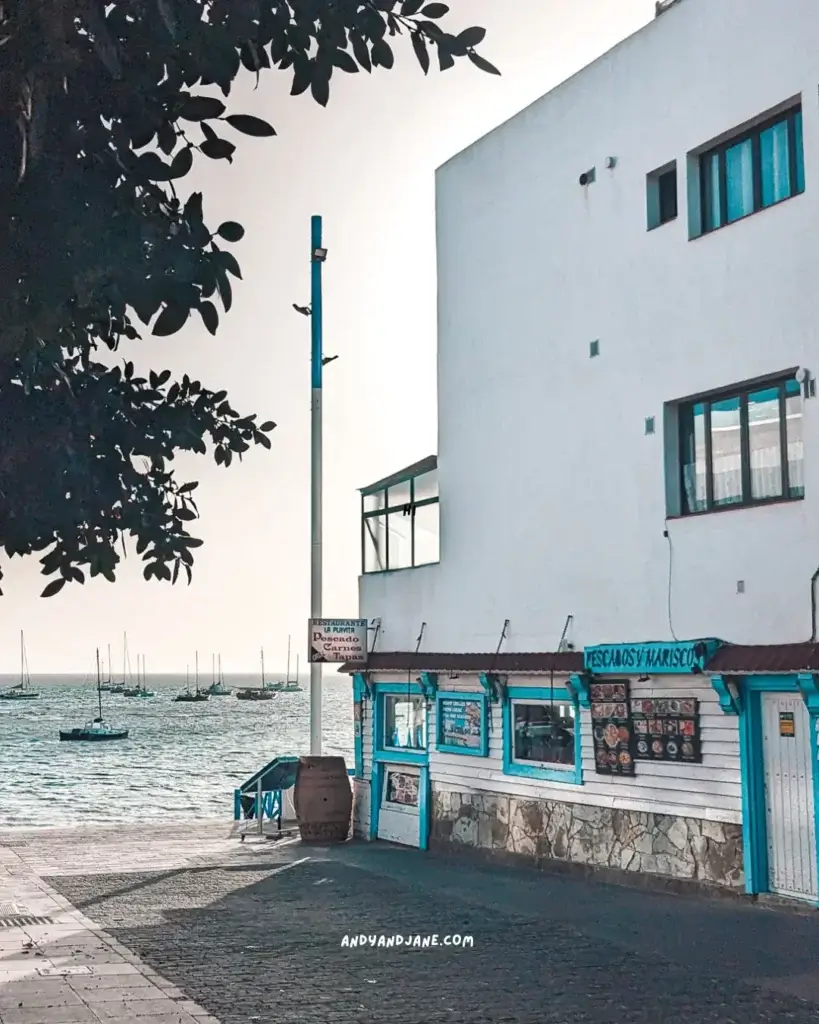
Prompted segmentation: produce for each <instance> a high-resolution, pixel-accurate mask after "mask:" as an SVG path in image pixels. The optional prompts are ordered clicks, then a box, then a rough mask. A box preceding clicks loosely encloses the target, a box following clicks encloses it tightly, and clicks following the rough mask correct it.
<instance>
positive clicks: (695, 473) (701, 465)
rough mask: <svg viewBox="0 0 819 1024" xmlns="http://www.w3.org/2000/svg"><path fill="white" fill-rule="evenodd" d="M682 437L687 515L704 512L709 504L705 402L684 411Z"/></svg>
mask: <svg viewBox="0 0 819 1024" xmlns="http://www.w3.org/2000/svg"><path fill="white" fill-rule="evenodd" d="M680 436H681V440H682V485H683V507H684V510H685V511H686V512H702V511H704V510H705V507H706V503H707V490H706V477H707V469H706V466H707V464H706V456H705V405H704V404H703V403H702V402H698V403H697V404H696V405H687V406H683V408H682V409H681V410H680Z"/></svg>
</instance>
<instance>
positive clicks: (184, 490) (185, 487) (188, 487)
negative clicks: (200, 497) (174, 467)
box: [176, 480, 199, 494]
mask: <svg viewBox="0 0 819 1024" xmlns="http://www.w3.org/2000/svg"><path fill="white" fill-rule="evenodd" d="M198 486H199V481H198V480H191V481H189V482H188V483H186V484H182V486H181V487H180V488H179V490H178V491H177V492H176V493H177V494H190V493H191V491H195V490H196V488H197V487H198Z"/></svg>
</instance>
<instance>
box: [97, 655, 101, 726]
mask: <svg viewBox="0 0 819 1024" xmlns="http://www.w3.org/2000/svg"><path fill="white" fill-rule="evenodd" d="M97 701H98V703H99V706H100V721H102V679H101V678H100V649H99V647H98V648H97Z"/></svg>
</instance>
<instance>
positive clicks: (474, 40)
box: [457, 25, 486, 49]
mask: <svg viewBox="0 0 819 1024" xmlns="http://www.w3.org/2000/svg"><path fill="white" fill-rule="evenodd" d="M457 38H458V40H459V42H461V43H462V44H463V45H464V46H466V47H468V48H469V49H471V48H472V47H473V46H480V44H481V43H482V42H483V41H484V39H485V38H486V29H485V28H480V26H478V25H473V26H472V28H465V29H464V30H463V32H459V33H458V36H457Z"/></svg>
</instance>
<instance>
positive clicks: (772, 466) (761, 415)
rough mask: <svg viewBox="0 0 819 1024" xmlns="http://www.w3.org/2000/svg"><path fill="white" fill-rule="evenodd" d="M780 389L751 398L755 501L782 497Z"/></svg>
mask: <svg viewBox="0 0 819 1024" xmlns="http://www.w3.org/2000/svg"><path fill="white" fill-rule="evenodd" d="M779 391H780V389H779V388H778V387H773V388H766V389H765V390H764V391H757V392H754V393H753V394H750V395H748V449H749V454H750V458H751V497H752V498H756V499H759V498H778V497H781V495H782V436H781V433H780V420H779Z"/></svg>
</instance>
